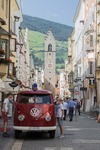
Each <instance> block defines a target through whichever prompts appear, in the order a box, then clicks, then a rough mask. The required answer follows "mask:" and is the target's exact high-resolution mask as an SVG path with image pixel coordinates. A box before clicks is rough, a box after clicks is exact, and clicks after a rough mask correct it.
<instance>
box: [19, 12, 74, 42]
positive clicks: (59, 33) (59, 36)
mask: <svg viewBox="0 0 100 150" xmlns="http://www.w3.org/2000/svg"><path fill="white" fill-rule="evenodd" d="M21 27H22V28H24V29H25V28H28V29H29V30H32V31H37V32H40V33H43V34H47V32H48V30H49V29H50V28H51V29H52V32H53V35H54V37H55V39H56V40H58V41H67V39H68V37H69V36H70V34H71V32H72V30H73V27H71V26H68V25H64V24H60V23H57V22H53V21H48V20H45V19H41V18H37V17H31V16H28V15H23V22H22V24H21Z"/></svg>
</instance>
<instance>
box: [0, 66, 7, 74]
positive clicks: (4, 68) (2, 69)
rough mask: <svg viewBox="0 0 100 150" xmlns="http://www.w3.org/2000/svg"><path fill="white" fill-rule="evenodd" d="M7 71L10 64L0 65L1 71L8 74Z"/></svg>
mask: <svg viewBox="0 0 100 150" xmlns="http://www.w3.org/2000/svg"><path fill="white" fill-rule="evenodd" d="M7 71H8V65H5V64H1V65H0V72H1V73H5V74H6V73H7Z"/></svg>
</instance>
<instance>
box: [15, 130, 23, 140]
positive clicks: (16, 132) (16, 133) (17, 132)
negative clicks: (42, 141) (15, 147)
mask: <svg viewBox="0 0 100 150" xmlns="http://www.w3.org/2000/svg"><path fill="white" fill-rule="evenodd" d="M21 133H22V131H20V130H15V138H17V139H18V138H19V137H20V134H21Z"/></svg>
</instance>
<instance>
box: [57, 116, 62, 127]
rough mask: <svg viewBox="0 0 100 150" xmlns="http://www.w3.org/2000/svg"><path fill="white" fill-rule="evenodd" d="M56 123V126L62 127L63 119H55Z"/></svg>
mask: <svg viewBox="0 0 100 150" xmlns="http://www.w3.org/2000/svg"><path fill="white" fill-rule="evenodd" d="M57 122H58V126H59V127H60V126H62V125H63V119H62V118H60V117H57Z"/></svg>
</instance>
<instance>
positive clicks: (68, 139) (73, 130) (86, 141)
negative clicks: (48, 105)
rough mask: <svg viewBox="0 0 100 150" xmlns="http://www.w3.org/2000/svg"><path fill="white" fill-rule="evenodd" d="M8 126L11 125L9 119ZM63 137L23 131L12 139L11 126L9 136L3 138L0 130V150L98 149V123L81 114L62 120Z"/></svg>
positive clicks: (99, 138)
mask: <svg viewBox="0 0 100 150" xmlns="http://www.w3.org/2000/svg"><path fill="white" fill-rule="evenodd" d="M9 123H10V126H11V125H12V123H11V120H10V122H9ZM0 126H1V122H0ZM64 128H65V137H64V138H63V139H58V136H59V128H58V127H57V131H56V137H55V138H54V139H50V138H49V136H48V134H42V135H41V133H23V134H22V136H21V138H20V139H19V140H15V139H14V133H13V129H12V128H11V130H10V131H9V132H10V135H11V136H10V138H3V137H2V132H0V150H100V124H98V123H97V122H96V120H95V118H90V117H89V116H88V115H85V114H82V115H81V116H78V117H77V120H76V118H74V120H73V122H69V121H68V120H67V121H64Z"/></svg>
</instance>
